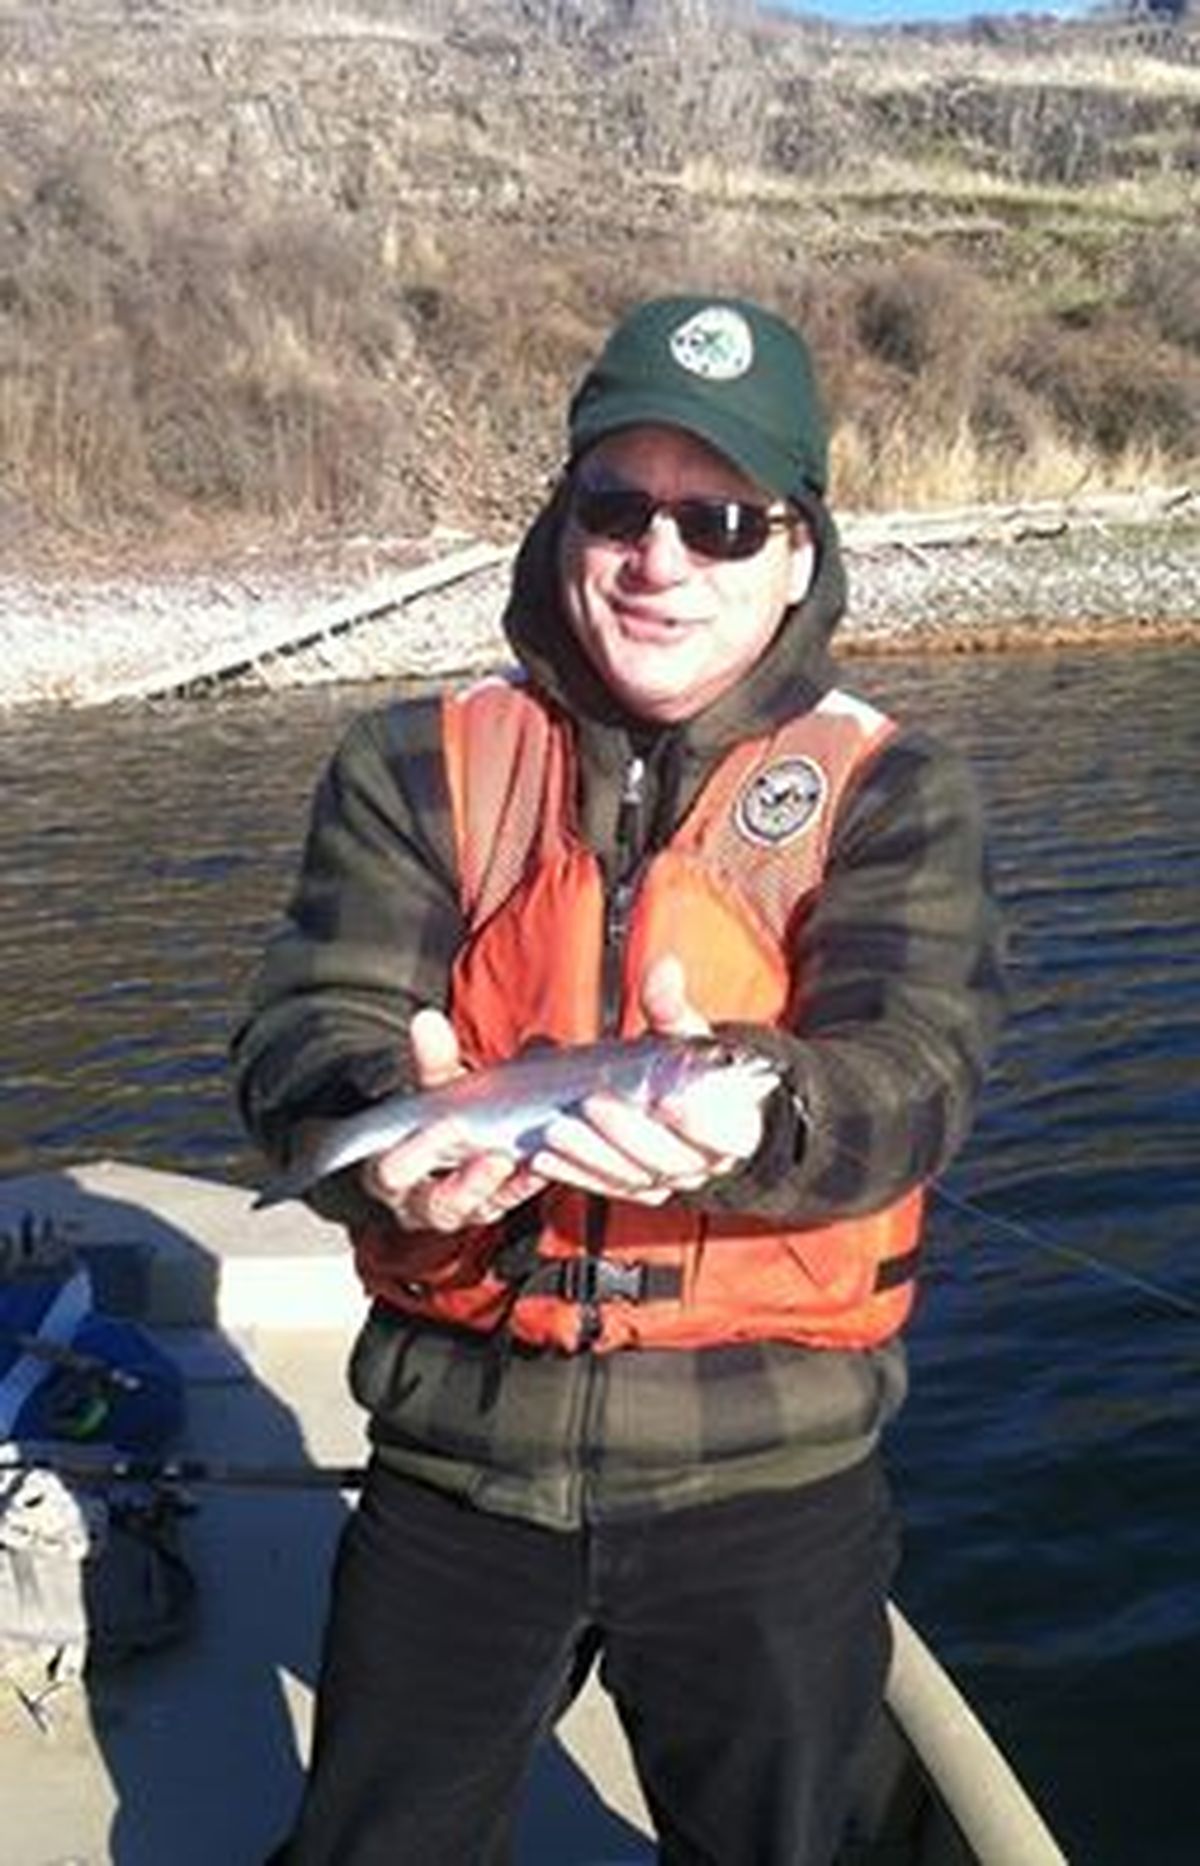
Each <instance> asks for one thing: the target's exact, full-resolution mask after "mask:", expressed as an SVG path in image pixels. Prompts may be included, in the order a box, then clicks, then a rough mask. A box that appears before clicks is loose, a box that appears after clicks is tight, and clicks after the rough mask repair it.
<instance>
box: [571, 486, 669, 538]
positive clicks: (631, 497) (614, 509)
mask: <svg viewBox="0 0 1200 1866" xmlns="http://www.w3.org/2000/svg"><path fill="white" fill-rule="evenodd" d="M575 516H576V517H577V518H578V520H579V523H580V524H581V525H582V526H583V529H584V530H585V531H590V532H591V534H592V536H593V537H596V538H615V539H617V540H619V541H620V542H621V543H623V544H632V543H633V542H634V541H635V540H636V539H637V538H640V537H641V535H642V533H643V532H644V531H645V529H646V527H647V525H648V524H649V523H650V520H651V519H652V518H653V516H654V501H653V499H651V497H650V495H649V493H646V492H639V491H638V490H637V488H636V487H624V486H578V487H577V488H576V490H575Z"/></svg>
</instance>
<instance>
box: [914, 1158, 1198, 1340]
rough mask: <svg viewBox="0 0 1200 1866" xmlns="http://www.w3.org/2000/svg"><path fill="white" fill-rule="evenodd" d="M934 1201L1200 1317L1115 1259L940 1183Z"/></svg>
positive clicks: (1184, 1300) (1183, 1299)
mask: <svg viewBox="0 0 1200 1866" xmlns="http://www.w3.org/2000/svg"><path fill="white" fill-rule="evenodd" d="M929 1190H930V1193H931V1194H932V1195H933V1197H935V1198H937V1199H940V1200H941V1201H942V1203H943V1204H944V1205H948V1206H950V1208H951V1209H952V1210H954V1211H958V1212H962V1213H964V1214H965V1215H967V1216H969V1217H971V1218H978V1219H980V1220H981V1221H982V1222H983V1223H984V1224H987V1225H991V1227H992V1229H993V1230H994V1231H1001V1232H1005V1233H1007V1235H1008V1236H1009V1237H1013V1238H1016V1239H1018V1240H1019V1241H1020V1242H1021V1243H1023V1244H1032V1245H1033V1246H1034V1247H1035V1249H1037V1250H1040V1251H1045V1252H1047V1253H1048V1254H1049V1255H1050V1256H1053V1257H1062V1258H1064V1259H1065V1260H1066V1262H1068V1263H1073V1264H1075V1265H1077V1266H1079V1267H1080V1268H1082V1269H1085V1270H1091V1271H1093V1272H1095V1274H1096V1275H1097V1276H1100V1277H1103V1278H1104V1279H1105V1280H1106V1281H1108V1282H1111V1283H1117V1284H1120V1285H1122V1286H1123V1287H1124V1288H1126V1289H1134V1290H1137V1291H1138V1292H1139V1294H1141V1295H1143V1296H1150V1297H1152V1298H1153V1299H1154V1300H1155V1301H1156V1302H1160V1303H1163V1304H1164V1305H1165V1306H1166V1307H1167V1308H1169V1309H1174V1310H1175V1311H1176V1313H1177V1314H1179V1315H1190V1316H1200V1302H1195V1301H1193V1300H1192V1298H1191V1297H1190V1296H1181V1295H1180V1294H1179V1293H1178V1291H1176V1290H1173V1289H1167V1288H1166V1287H1165V1286H1164V1285H1163V1284H1161V1283H1155V1282H1152V1281H1151V1280H1150V1278H1149V1277H1145V1276H1139V1275H1138V1273H1137V1271H1136V1270H1126V1269H1125V1268H1124V1266H1123V1265H1122V1264H1118V1263H1113V1261H1112V1259H1111V1258H1108V1257H1097V1256H1096V1255H1095V1254H1094V1253H1093V1252H1092V1251H1086V1250H1082V1249H1081V1248H1080V1247H1079V1246H1078V1245H1075V1244H1062V1243H1060V1242H1059V1241H1058V1239H1057V1238H1052V1237H1048V1236H1046V1235H1045V1234H1044V1233H1042V1232H1040V1231H1035V1230H1034V1229H1033V1227H1032V1225H1027V1224H1024V1223H1023V1222H1022V1221H1021V1220H1019V1219H1016V1218H1006V1217H1005V1216H1004V1215H1003V1213H1001V1212H993V1211H989V1210H988V1208H987V1207H986V1206H984V1205H980V1204H979V1203H978V1202H977V1201H976V1200H975V1199H968V1198H966V1197H965V1196H964V1195H963V1194H961V1193H956V1192H949V1191H947V1189H946V1187H945V1186H943V1185H942V1183H941V1181H940V1180H934V1181H933V1183H932V1185H931V1186H930V1188H929Z"/></svg>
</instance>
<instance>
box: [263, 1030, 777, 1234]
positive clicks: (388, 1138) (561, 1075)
mask: <svg viewBox="0 0 1200 1866" xmlns="http://www.w3.org/2000/svg"><path fill="white" fill-rule="evenodd" d="M706 1078H707V1079H709V1080H713V1079H717V1078H719V1079H720V1080H721V1081H724V1082H727V1083H728V1084H729V1085H730V1086H731V1087H732V1086H734V1085H735V1084H737V1085H738V1086H739V1087H748V1088H750V1089H751V1091H752V1092H754V1093H756V1094H757V1096H758V1099H759V1100H765V1099H766V1097H767V1096H768V1095H769V1094H770V1092H771V1090H772V1089H773V1088H774V1087H775V1086H776V1085H777V1084H778V1082H779V1080H780V1072H779V1068H778V1066H777V1065H776V1064H775V1063H774V1062H772V1060H771V1059H770V1058H769V1057H767V1056H764V1055H761V1054H760V1053H759V1052H757V1051H755V1050H752V1049H751V1048H749V1046H748V1045H745V1044H742V1043H737V1042H733V1041H729V1040H726V1039H724V1038H722V1037H719V1036H696V1037H675V1036H654V1035H648V1036H642V1037H604V1038H601V1039H600V1040H599V1041H598V1042H595V1043H572V1044H561V1045H560V1044H554V1043H535V1044H531V1045H530V1046H529V1047H527V1048H526V1049H524V1050H521V1051H519V1052H518V1054H517V1055H516V1056H514V1057H511V1058H510V1059H509V1060H508V1061H507V1062H502V1063H494V1064H492V1065H490V1066H489V1067H487V1068H484V1069H473V1070H468V1071H467V1073H466V1074H465V1075H461V1076H458V1077H456V1078H455V1080H454V1081H453V1082H449V1083H446V1084H445V1085H444V1086H443V1087H441V1088H435V1089H422V1090H418V1091H416V1092H415V1093H412V1094H399V1095H388V1096H385V1097H384V1099H383V1100H381V1101H378V1102H374V1103H372V1105H371V1106H370V1107H369V1108H364V1109H363V1110H362V1111H361V1113H359V1114H353V1115H350V1116H349V1117H348V1118H347V1119H345V1120H341V1121H333V1122H330V1123H329V1124H327V1125H325V1126H324V1127H323V1128H322V1129H321V1132H320V1134H319V1136H318V1138H317V1140H316V1142H315V1144H314V1145H312V1146H311V1147H310V1148H307V1149H305V1150H304V1151H303V1152H302V1154H301V1156H300V1158H299V1159H298V1160H297V1161H296V1162H295V1163H294V1164H293V1165H291V1166H289V1167H288V1168H287V1169H286V1170H285V1171H284V1172H282V1173H281V1174H279V1175H277V1177H276V1178H275V1179H273V1180H271V1181H270V1182H269V1184H268V1185H267V1186H266V1187H265V1188H264V1189H263V1191H262V1192H261V1193H260V1194H259V1196H258V1198H257V1199H256V1200H255V1209H256V1210H260V1209H262V1208H264V1207H266V1206H270V1205H278V1204H281V1203H282V1202H283V1201H284V1200H285V1199H298V1198H303V1196H304V1194H305V1193H306V1192H309V1191H311V1190H312V1188H313V1187H314V1186H316V1185H317V1184H318V1183H319V1182H320V1181H321V1180H323V1179H327V1178H328V1177H329V1176H330V1175H331V1174H333V1173H338V1172H341V1171H343V1169H344V1168H346V1167H348V1166H355V1165H357V1164H358V1163H359V1162H360V1161H362V1160H366V1159H370V1158H372V1157H373V1156H374V1155H375V1154H378V1153H385V1152H386V1151H387V1150H388V1148H389V1147H394V1146H396V1145H397V1143H398V1142H400V1141H402V1140H406V1139H407V1138H408V1136H409V1135H410V1134H415V1133H417V1132H418V1131H419V1130H420V1129H421V1128H425V1127H428V1126H429V1125H430V1123H431V1122H433V1121H440V1120H442V1119H443V1118H445V1117H446V1116H448V1115H453V1116H454V1117H455V1118H456V1120H457V1121H458V1123H459V1125H460V1127H461V1129H462V1134H463V1146H462V1157H463V1158H464V1159H465V1158H467V1157H468V1156H469V1155H470V1154H472V1153H477V1152H481V1151H487V1152H493V1151H494V1152H497V1153H509V1154H511V1155H512V1156H513V1158H514V1159H515V1160H529V1159H531V1158H532V1157H533V1155H534V1154H535V1153H536V1152H537V1151H538V1149H539V1147H540V1146H541V1144H542V1141H543V1138H544V1136H545V1132H546V1129H547V1128H548V1127H549V1125H550V1123H551V1122H552V1121H554V1120H555V1119H556V1118H557V1117H558V1116H559V1115H561V1114H565V1113H567V1112H568V1111H570V1110H572V1109H575V1108H577V1107H578V1106H579V1104H580V1103H581V1102H582V1101H583V1100H584V1099H585V1098H586V1097H587V1096H589V1095H595V1094H598V1093H600V1092H604V1093H607V1094H614V1095H620V1096H622V1097H624V1098H625V1099H626V1100H629V1101H632V1102H634V1103H636V1104H637V1105H638V1106H639V1107H643V1108H644V1107H649V1106H651V1105H652V1104H653V1103H655V1102H657V1101H661V1100H662V1098H663V1097H664V1096H665V1095H670V1094H673V1093H674V1092H675V1091H676V1090H678V1089H682V1088H685V1087H688V1086H690V1085H691V1084H692V1083H695V1082H698V1081H700V1080H702V1079H706ZM448 1163H450V1162H448Z"/></svg>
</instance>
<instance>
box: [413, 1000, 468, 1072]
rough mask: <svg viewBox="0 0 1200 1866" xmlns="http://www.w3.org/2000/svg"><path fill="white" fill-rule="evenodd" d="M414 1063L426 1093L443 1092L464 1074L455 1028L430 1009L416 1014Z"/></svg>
mask: <svg viewBox="0 0 1200 1866" xmlns="http://www.w3.org/2000/svg"><path fill="white" fill-rule="evenodd" d="M408 1036H409V1042H410V1043H411V1045H412V1054H413V1063H414V1066H415V1068H416V1072H417V1081H418V1082H419V1083H420V1085H421V1087H422V1088H423V1089H428V1088H440V1087H441V1086H442V1084H443V1083H445V1082H453V1081H454V1078H455V1077H456V1076H460V1075H462V1073H463V1064H462V1057H461V1056H460V1055H459V1049H458V1037H457V1035H456V1034H455V1029H454V1025H453V1024H452V1023H451V1022H450V1019H449V1018H448V1017H446V1016H444V1015H443V1013H442V1012H441V1011H435V1010H434V1009H433V1008H432V1007H431V1006H428V1007H426V1008H425V1009H423V1010H420V1011H418V1012H417V1013H416V1015H415V1017H414V1018H413V1020H412V1023H411V1024H410V1025H409V1032H408Z"/></svg>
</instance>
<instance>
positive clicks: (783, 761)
mask: <svg viewBox="0 0 1200 1866" xmlns="http://www.w3.org/2000/svg"><path fill="white" fill-rule="evenodd" d="M828 789H829V784H828V780H827V778H826V776H825V773H824V772H823V771H822V769H821V767H820V765H819V764H817V763H816V761H815V760H814V759H812V758H778V759H776V760H775V762H774V764H769V765H765V766H764V767H763V769H762V770H761V771H756V772H755V773H754V775H753V777H751V778H750V779H749V780H748V781H747V782H746V783H745V784H744V785H743V786H742V789H741V792H740V794H739V796H738V799H737V802H736V803H735V804H734V807H733V820H734V823H735V824H736V826H737V828H738V830H739V831H740V832H741V834H742V835H743V836H745V837H746V839H747V840H748V841H749V842H757V843H759V844H766V845H768V846H770V847H775V846H776V845H777V844H779V843H781V842H790V841H791V839H792V837H793V836H798V835H800V834H801V832H802V831H803V830H806V829H807V828H808V827H809V825H810V824H811V823H812V821H813V819H814V818H815V817H816V815H817V813H818V812H819V810H820V808H821V806H822V804H823V803H824V802H825V797H826V793H827V792H828Z"/></svg>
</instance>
